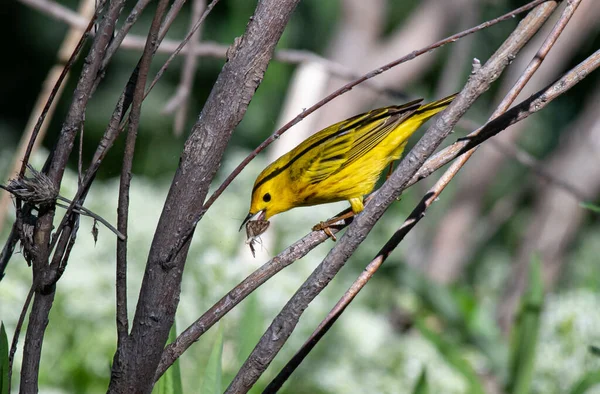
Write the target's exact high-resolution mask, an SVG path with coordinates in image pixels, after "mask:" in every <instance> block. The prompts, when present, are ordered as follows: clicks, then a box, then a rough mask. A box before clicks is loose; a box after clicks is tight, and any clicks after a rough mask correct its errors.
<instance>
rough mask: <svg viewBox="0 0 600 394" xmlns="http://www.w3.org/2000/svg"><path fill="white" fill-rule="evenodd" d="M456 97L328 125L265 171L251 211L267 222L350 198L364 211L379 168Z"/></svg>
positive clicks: (417, 102) (257, 184) (356, 210)
mask: <svg viewBox="0 0 600 394" xmlns="http://www.w3.org/2000/svg"><path fill="white" fill-rule="evenodd" d="M455 96H456V95H452V96H448V97H446V98H444V99H441V100H439V101H434V102H432V103H429V104H426V105H421V104H420V103H421V101H422V99H421V100H415V101H411V102H410V103H407V104H404V105H399V106H390V107H384V108H379V109H375V110H373V111H369V112H366V113H364V114H360V115H357V116H354V117H352V118H350V119H347V120H344V121H341V122H339V123H336V124H334V125H332V126H329V127H327V128H325V129H323V130H321V131H319V132H317V133H316V134H314V135H312V136H311V137H309V138H307V139H306V140H304V141H303V142H302V143H300V145H298V146H297V147H295V148H294V149H292V150H291V151H289V152H288V153H286V154H284V155H283V156H281V157H280V158H279V159H277V160H275V161H274V162H273V163H271V164H270V165H269V166H267V168H265V169H264V170H263V171H262V172H261V173H260V175H259V176H258V178H256V181H255V182H254V188H253V189H252V201H251V202H250V211H249V213H248V216H247V217H246V218H245V219H244V222H243V223H242V226H243V225H244V224H245V223H246V222H247V221H248V220H249V219H250V218H252V217H253V216H255V215H257V214H259V215H258V217H257V220H261V221H265V220H268V219H269V218H270V217H271V216H273V215H276V214H278V213H281V212H285V211H287V210H290V209H292V208H295V207H301V206H310V205H317V204H325V203H330V202H336V201H342V200H348V201H349V202H350V205H351V206H352V211H353V212H354V213H355V214H357V213H359V212H360V211H362V210H363V196H365V195H366V194H369V193H370V192H371V191H372V190H373V187H375V183H376V182H377V179H378V178H379V175H380V174H381V172H382V171H383V169H384V168H385V167H386V166H387V165H388V164H390V163H391V162H392V161H394V160H397V159H399V158H400V156H401V155H402V151H403V150H404V147H405V146H406V142H407V140H408V138H409V137H410V136H411V135H412V134H413V133H414V132H415V131H416V130H417V129H418V128H419V126H421V125H422V124H423V123H424V122H425V121H426V120H427V119H429V118H431V117H432V116H433V115H435V114H437V113H438V112H440V111H442V110H443V109H444V108H446V107H447V106H448V105H450V103H451V102H452V100H453V99H454V97H455Z"/></svg>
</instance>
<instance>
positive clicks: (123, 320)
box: [116, 0, 169, 353]
mask: <svg viewBox="0 0 600 394" xmlns="http://www.w3.org/2000/svg"><path fill="white" fill-rule="evenodd" d="M168 4H169V0H160V1H159V3H158V7H157V9H156V13H155V14H154V19H153V20H152V24H151V25H150V30H149V31H148V38H147V40H146V48H145V49H144V53H143V54H142V58H141V59H140V62H139V72H138V78H137V80H136V85H135V90H134V93H133V101H132V104H131V112H130V113H129V128H128V130H127V138H126V141H125V152H124V153H123V167H122V169H121V179H120V182H119V201H118V207H117V213H118V214H117V227H118V228H119V231H120V232H122V233H123V234H124V235H125V236H127V222H128V220H129V188H130V185H131V169H132V167H133V156H134V152H135V142H136V139H137V133H138V128H139V124H140V117H141V111H142V102H143V101H144V90H145V87H146V81H147V79H148V72H149V71H150V64H151V63H152V57H153V55H154V52H155V48H156V45H157V41H158V34H159V29H160V25H161V20H162V18H163V15H164V14H165V12H166V10H167V5H168ZM116 293H117V294H116V299H117V301H116V303H117V307H116V308H117V316H116V320H117V353H120V352H121V351H122V350H123V346H124V342H125V340H126V338H127V334H128V331H129V322H128V317H127V240H126V239H122V240H119V241H117V267H116Z"/></svg>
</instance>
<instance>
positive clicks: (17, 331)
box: [7, 288, 33, 393]
mask: <svg viewBox="0 0 600 394" xmlns="http://www.w3.org/2000/svg"><path fill="white" fill-rule="evenodd" d="M32 297H33V288H30V289H29V293H27V297H26V298H25V302H24V303H23V308H21V314H20V315H19V320H18V321H17V325H16V327H15V333H14V334H13V338H12V343H11V345H10V353H9V355H8V382H7V383H8V390H7V392H9V393H10V386H11V381H12V372H13V362H14V360H15V353H16V352H17V345H18V344H19V335H21V329H22V328H23V323H24V322H25V316H26V315H27V310H28V309H29V305H30V304H31V299H32Z"/></svg>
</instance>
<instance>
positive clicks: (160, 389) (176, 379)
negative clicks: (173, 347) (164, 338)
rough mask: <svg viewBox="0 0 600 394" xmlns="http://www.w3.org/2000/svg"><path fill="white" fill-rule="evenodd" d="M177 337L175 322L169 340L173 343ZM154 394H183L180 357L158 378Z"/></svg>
mask: <svg viewBox="0 0 600 394" xmlns="http://www.w3.org/2000/svg"><path fill="white" fill-rule="evenodd" d="M176 338H177V325H176V324H175V322H173V326H172V327H171V331H169V340H168V342H169V343H171V342H173V341H174V340H175V339H176ZM152 393H153V394H183V385H182V383H181V368H180V366H179V359H177V360H175V362H174V363H173V365H171V366H170V367H169V369H167V371H166V372H165V373H164V375H163V376H161V378H160V379H159V380H158V382H157V383H156V385H155V386H154V390H152Z"/></svg>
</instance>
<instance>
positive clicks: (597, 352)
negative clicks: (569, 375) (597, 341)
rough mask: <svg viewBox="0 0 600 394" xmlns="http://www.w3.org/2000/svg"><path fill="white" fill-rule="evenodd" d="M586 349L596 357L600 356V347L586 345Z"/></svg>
mask: <svg viewBox="0 0 600 394" xmlns="http://www.w3.org/2000/svg"><path fill="white" fill-rule="evenodd" d="M588 350H589V351H590V353H592V354H593V355H594V356H596V357H600V347H598V346H595V345H590V346H588Z"/></svg>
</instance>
